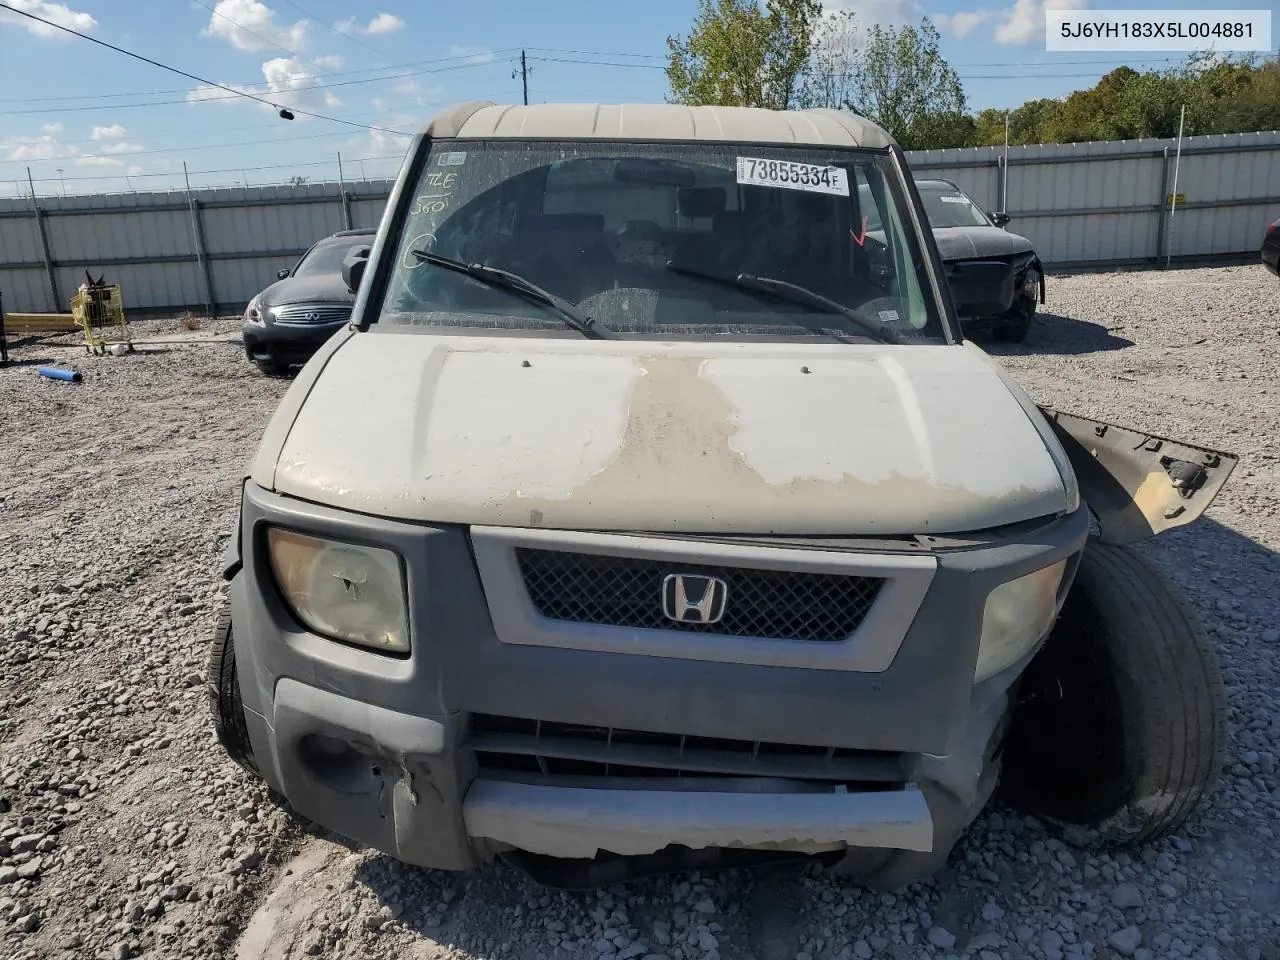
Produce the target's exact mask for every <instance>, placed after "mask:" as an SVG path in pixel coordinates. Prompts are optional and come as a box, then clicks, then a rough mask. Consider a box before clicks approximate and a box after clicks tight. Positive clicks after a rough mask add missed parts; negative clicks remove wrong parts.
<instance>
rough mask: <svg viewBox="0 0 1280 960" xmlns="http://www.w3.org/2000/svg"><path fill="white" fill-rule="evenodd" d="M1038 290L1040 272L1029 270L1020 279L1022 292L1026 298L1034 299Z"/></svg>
mask: <svg viewBox="0 0 1280 960" xmlns="http://www.w3.org/2000/svg"><path fill="white" fill-rule="evenodd" d="M1039 290H1040V271H1039V270H1036V269H1034V268H1033V269H1031V270H1028V271H1027V274H1026V276H1024V277H1023V278H1022V292H1023V293H1024V294H1026V295H1027V296H1028V297H1035V296H1036V295H1037V294H1038V293H1039Z"/></svg>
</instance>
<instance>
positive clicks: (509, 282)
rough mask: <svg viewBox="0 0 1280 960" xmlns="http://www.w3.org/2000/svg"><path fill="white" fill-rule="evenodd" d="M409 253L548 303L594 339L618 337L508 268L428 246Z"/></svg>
mask: <svg viewBox="0 0 1280 960" xmlns="http://www.w3.org/2000/svg"><path fill="white" fill-rule="evenodd" d="M410 253H412V254H413V256H414V257H415V258H416V259H417V260H418V261H419V262H421V263H429V264H432V265H433V266H437V267H444V268H445V269H446V270H453V271H455V272H457V273H463V274H466V275H467V276H468V277H471V278H473V279H475V280H479V281H480V282H481V283H483V284H487V285H488V286H490V287H494V288H496V289H498V290H507V291H509V292H511V293H514V294H516V295H517V296H521V297H524V299H526V300H531V301H533V302H534V303H538V304H541V305H542V306H544V307H550V308H551V309H552V310H555V311H556V312H557V313H558V314H560V317H561V319H562V320H564V322H565V325H566V326H568V327H571V328H572V329H574V330H577V331H578V332H579V333H580V334H582V335H583V336H584V337H591V338H593V339H595V340H616V339H617V338H618V336H617V334H616V333H614V332H613V331H612V330H610V329H609V328H608V327H603V326H601V325H600V324H598V323H596V322H595V320H594V319H593V318H592V317H590V316H588V315H587V314H586V313H585V312H584V311H583V310H581V309H579V308H578V307H577V306H576V305H575V304H572V303H570V302H569V301H568V300H566V299H564V298H563V297H558V296H556V295H555V294H554V293H552V292H551V291H549V290H544V289H542V287H540V286H538V285H537V284H536V283H534V282H533V281H531V280H526V279H525V278H524V277H522V276H520V275H519V274H515V273H512V272H511V271H510V270H503V269H501V268H500V267H490V266H488V265H487V264H483V263H466V262H465V261H462V260H455V259H454V258H453V257H446V256H443V255H441V254H439V253H432V252H430V251H429V250H412V251H410Z"/></svg>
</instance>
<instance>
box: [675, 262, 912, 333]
mask: <svg viewBox="0 0 1280 960" xmlns="http://www.w3.org/2000/svg"><path fill="white" fill-rule="evenodd" d="M667 269H668V270H670V271H672V272H673V273H683V274H687V275H688V276H691V277H701V278H703V279H704V280H712V281H714V282H716V283H723V284H727V285H728V286H732V287H739V288H741V289H743V290H751V291H754V292H756V293H766V294H768V295H769V296H771V297H777V298H778V299H779V300H788V301H790V302H791V303H798V304H801V305H803V306H809V307H821V308H823V309H825V310H830V311H832V312H833V313H838V314H839V315H840V316H842V317H844V318H845V319H846V320H848V321H849V322H850V323H852V324H853V325H854V326H856V327H857V328H858V331H859V332H860V333H865V334H866V335H867V336H869V337H871V338H873V339H875V340H879V341H880V342H881V343H902V338H901V337H900V336H898V333H897V331H895V330H893V329H891V328H889V327H886V326H883V325H882V324H879V323H876V322H875V321H874V320H872V319H870V318H869V317H866V316H864V315H863V314H861V313H859V312H858V311H857V310H854V309H853V308H852V307H846V306H845V305H844V304H843V303H840V302H839V301H836V300H832V299H831V298H830V297H824V296H823V295H822V294H820V293H817V292H816V291H813V290H810V289H809V288H808V287H801V286H798V285H796V284H794V283H788V282H787V281H786V280H777V279H774V278H773V277H757V276H754V275H752V274H750V273H739V274H736V275H734V274H721V273H715V272H713V271H710V270H702V269H700V268H698V267H691V266H688V265H686V264H682V263H677V262H676V261H674V260H668V261H667ZM805 326H808V324H805ZM811 329H812V328H811Z"/></svg>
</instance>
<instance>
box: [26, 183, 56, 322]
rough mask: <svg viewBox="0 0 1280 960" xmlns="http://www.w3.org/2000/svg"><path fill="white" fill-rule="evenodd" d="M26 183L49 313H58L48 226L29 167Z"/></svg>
mask: <svg viewBox="0 0 1280 960" xmlns="http://www.w3.org/2000/svg"><path fill="white" fill-rule="evenodd" d="M27 184H28V185H29V186H30V187H31V212H32V216H34V217H35V218H36V231H37V232H38V233H39V234H40V252H41V253H42V254H43V255H44V270H45V274H46V275H47V276H48V278H49V298H50V304H51V305H50V307H49V312H50V313H60V312H61V303H62V301H61V300H60V299H59V297H58V273H57V271H56V270H54V269H53V250H52V248H51V247H50V246H49V227H48V224H46V223H45V220H44V210H42V209H41V208H40V203H39V201H38V200H36V185H35V181H34V180H32V179H31V168H30V167H27Z"/></svg>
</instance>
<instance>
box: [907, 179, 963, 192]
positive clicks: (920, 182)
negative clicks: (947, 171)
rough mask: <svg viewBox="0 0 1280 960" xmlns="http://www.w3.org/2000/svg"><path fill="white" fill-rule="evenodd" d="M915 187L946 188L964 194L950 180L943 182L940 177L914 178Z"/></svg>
mask: <svg viewBox="0 0 1280 960" xmlns="http://www.w3.org/2000/svg"><path fill="white" fill-rule="evenodd" d="M916 186H917V187H946V188H947V189H948V190H956V191H959V192H960V193H964V191H963V190H961V189H960V187H959V186H958V185H956V184H955V183H952V182H951V181H950V180H944V179H942V177H916Z"/></svg>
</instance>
